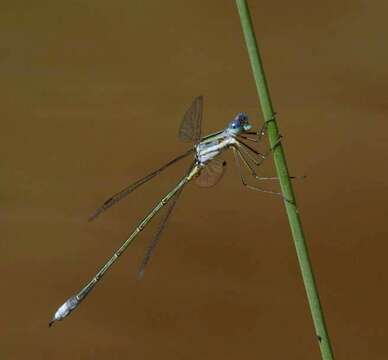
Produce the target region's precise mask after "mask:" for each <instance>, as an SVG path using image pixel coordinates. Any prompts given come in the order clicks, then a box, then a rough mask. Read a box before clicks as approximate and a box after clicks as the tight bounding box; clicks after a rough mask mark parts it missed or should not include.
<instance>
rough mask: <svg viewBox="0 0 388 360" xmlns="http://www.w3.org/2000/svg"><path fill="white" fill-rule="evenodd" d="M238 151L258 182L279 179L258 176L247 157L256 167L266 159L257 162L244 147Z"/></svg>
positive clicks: (291, 177)
mask: <svg viewBox="0 0 388 360" xmlns="http://www.w3.org/2000/svg"><path fill="white" fill-rule="evenodd" d="M237 150H238V152H239V155H240V156H241V157H242V159H243V161H244V163H245V164H246V166H247V167H249V169H250V170H251V173H252V175H253V177H255V178H256V179H257V180H278V179H279V178H278V177H261V176H258V175H257V173H256V171H255V170H254V168H253V166H252V165H251V164H249V162H248V161H247V158H246V157H248V158H249V160H251V161H252V162H253V163H254V164H255V165H256V166H260V165H261V164H262V163H263V162H264V160H265V159H263V160H261V161H257V159H255V158H254V157H253V156H252V155H251V154H250V153H249V152H248V151H247V150H245V149H244V148H243V147H242V146H240V147H239V148H238V149H237ZM245 156H246V157H245ZM305 177H306V176H301V177H300V178H302V179H304V178H305ZM296 178H297V177H295V176H290V179H296Z"/></svg>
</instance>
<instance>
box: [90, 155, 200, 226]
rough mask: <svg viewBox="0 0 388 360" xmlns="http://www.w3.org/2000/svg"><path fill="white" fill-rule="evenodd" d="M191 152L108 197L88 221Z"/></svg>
mask: <svg viewBox="0 0 388 360" xmlns="http://www.w3.org/2000/svg"><path fill="white" fill-rule="evenodd" d="M191 152H193V149H190V150H188V151H186V152H185V153H184V154H182V155H179V156H178V157H176V158H175V159H173V160H171V161H170V162H168V163H167V164H165V165H163V166H162V167H160V168H159V169H157V170H155V171H154V172H152V173H151V174H148V175H147V176H145V177H144V178H142V179H139V180H137V181H136V182H134V183H133V184H131V185H129V186H127V187H126V188H124V189H123V190H121V191H119V192H118V193H116V194H115V195H113V196H112V197H110V198H109V199H108V200H106V201H105V202H104V203H103V204H102V205H101V206H100V207H99V208H98V209H97V210H96V211H94V213H93V214H92V215H91V216H90V217H89V221H92V220H94V219H95V218H96V217H97V216H98V215H100V214H101V213H102V212H104V211H106V210H108V209H109V208H110V207H112V206H113V205H114V204H116V203H117V202H119V201H120V200H121V199H123V198H125V197H126V196H127V195H129V194H130V193H131V192H132V191H134V190H136V189H137V188H138V187H139V186H141V185H143V184H145V183H146V182H147V181H149V180H151V179H152V178H154V177H155V176H157V175H159V174H160V173H161V172H162V171H163V170H164V169H166V168H167V167H169V166H170V165H172V164H174V163H176V162H177V161H179V160H181V159H183V158H184V157H186V156H187V155H189V154H190V153H191Z"/></svg>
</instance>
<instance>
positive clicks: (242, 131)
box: [49, 96, 282, 326]
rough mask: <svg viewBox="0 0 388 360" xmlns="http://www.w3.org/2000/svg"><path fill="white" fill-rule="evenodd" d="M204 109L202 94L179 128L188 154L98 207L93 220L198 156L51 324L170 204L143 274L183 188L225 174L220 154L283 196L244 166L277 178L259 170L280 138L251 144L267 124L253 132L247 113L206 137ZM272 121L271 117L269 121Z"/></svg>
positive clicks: (209, 182) (82, 296) (212, 181)
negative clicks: (268, 144) (262, 147)
mask: <svg viewBox="0 0 388 360" xmlns="http://www.w3.org/2000/svg"><path fill="white" fill-rule="evenodd" d="M202 112H203V97H202V96H199V97H197V98H195V99H194V101H193V103H192V105H191V106H190V107H189V109H188V110H187V111H186V113H185V115H184V117H183V120H182V122H181V126H180V128H179V137H180V138H181V139H182V140H184V141H187V142H191V143H193V144H194V146H193V147H192V148H191V149H190V150H188V151H186V152H185V153H184V154H182V155H180V156H178V157H177V158H175V159H173V160H171V161H170V162H168V163H167V164H165V165H163V166H162V167H160V168H159V169H157V170H155V171H154V172H152V173H150V174H149V175H147V176H145V177H144V178H142V179H140V180H138V181H136V182H135V183H133V184H131V185H130V186H128V187H126V188H125V189H123V190H121V191H120V192H118V193H116V194H115V195H113V196H112V197H111V198H109V199H108V200H107V201H105V202H104V204H103V205H102V206H101V207H100V208H98V209H97V210H96V211H95V212H94V213H93V214H92V216H91V217H90V219H89V220H93V219H95V218H96V217H97V216H98V215H100V214H101V213H102V212H104V211H106V210H107V209H109V208H110V207H111V206H112V205H114V204H116V203H117V202H118V201H120V200H121V199H123V198H124V197H125V196H127V195H128V194H130V193H131V192H133V191H134V190H135V189H137V188H138V187H140V186H141V185H143V184H145V183H146V182H147V181H149V180H151V179H152V178H154V177H155V176H157V175H158V174H160V173H161V172H162V171H163V170H165V169H166V168H168V167H169V166H170V165H172V164H174V163H176V162H177V161H179V160H181V159H183V158H185V157H187V156H189V155H190V154H192V155H194V161H193V162H192V164H191V166H190V168H189V170H188V172H187V173H186V174H185V175H184V176H183V177H182V178H181V180H180V181H179V182H178V183H177V184H176V186H175V187H174V188H173V189H172V190H171V191H170V192H168V193H167V194H166V195H165V196H164V197H163V198H162V199H161V200H160V201H159V202H158V203H157V204H156V206H155V207H154V208H153V209H152V210H151V211H150V212H149V213H148V214H147V216H146V217H145V218H143V220H142V221H140V223H139V224H138V226H137V227H136V228H135V230H134V231H133V232H132V233H131V235H130V236H129V238H128V239H127V240H126V241H125V242H124V243H123V244H122V245H121V246H120V248H119V249H118V250H117V251H116V252H115V253H114V254H113V256H112V257H111V258H110V259H109V260H108V261H107V262H106V263H105V264H104V265H103V266H102V267H101V269H100V270H99V271H98V272H97V274H96V275H95V276H94V277H93V278H92V279H91V280H90V281H89V282H88V283H87V284H86V285H85V286H84V287H83V288H82V289H81V290H80V291H79V292H78V293H77V294H76V295H74V296H72V297H71V298H69V299H68V300H67V301H66V302H65V303H64V304H63V305H61V306H60V307H59V309H58V310H57V311H56V313H55V314H54V317H53V318H52V320H51V321H50V323H49V326H51V325H52V324H53V323H54V322H55V321H58V320H62V319H63V318H65V317H66V316H67V315H69V314H70V312H72V311H73V310H74V309H75V308H76V307H77V306H78V305H79V304H80V303H81V301H82V300H83V299H85V297H86V296H87V295H88V294H89V293H90V291H91V290H92V289H93V288H94V286H95V285H96V284H97V283H98V282H99V280H100V279H101V278H102V276H103V275H104V274H105V273H106V272H107V271H108V269H109V268H110V267H111V266H112V265H113V264H114V262H115V261H116V260H117V259H118V258H119V257H120V255H121V254H122V253H123V252H124V251H125V250H126V249H127V247H128V246H129V245H130V244H131V243H132V242H133V240H134V239H135V238H136V236H137V235H138V234H139V233H140V232H141V231H142V230H143V229H144V227H145V226H146V225H147V224H148V223H149V221H150V220H151V219H152V218H153V217H154V216H155V215H156V214H157V213H158V212H159V211H160V210H161V209H162V208H163V207H164V206H166V205H168V208H167V210H166V213H165V214H164V216H163V218H162V220H161V222H160V225H159V227H158V230H157V232H156V234H155V236H154V237H153V239H152V240H151V242H150V243H149V245H148V248H147V251H146V254H145V257H144V259H143V261H142V263H141V266H140V271H139V275H140V276H142V275H143V273H144V269H145V267H146V265H147V263H148V262H149V260H150V257H151V255H152V254H153V252H154V250H155V247H156V245H157V243H158V241H159V239H160V235H161V233H162V231H163V229H164V227H165V225H166V223H167V220H168V218H169V216H170V215H171V212H172V210H173V209H174V206H175V204H176V202H177V200H178V198H179V195H180V194H181V193H182V190H183V188H184V187H185V186H186V184H187V183H189V182H190V181H191V180H192V179H195V182H196V183H197V184H198V185H199V186H203V187H210V186H213V185H215V184H216V183H217V182H218V181H219V180H220V179H221V178H222V176H223V174H224V172H225V167H226V162H225V161H222V160H220V155H221V154H222V153H223V152H224V151H226V150H228V149H231V150H232V151H233V154H234V158H235V161H236V164H237V168H238V172H239V175H240V178H241V181H242V184H243V185H244V186H246V187H247V188H249V189H252V190H256V191H261V192H266V193H272V194H277V195H280V196H282V195H281V194H280V193H277V192H274V191H270V190H265V189H262V188H259V187H256V186H253V185H249V184H248V183H247V182H246V181H245V178H244V175H243V172H242V166H241V165H244V166H245V167H246V168H247V169H248V171H249V173H250V175H251V176H252V177H253V178H254V179H256V180H276V179H277V178H276V177H262V176H259V175H258V174H257V172H256V167H257V166H259V165H261V163H262V162H263V161H264V160H265V159H266V157H267V156H268V155H269V154H270V153H271V151H272V149H273V148H274V146H276V145H277V144H278V142H279V141H280V139H279V140H278V141H277V142H276V143H275V145H274V146H273V147H272V148H270V149H268V150H267V151H265V152H264V153H261V152H259V151H257V150H256V149H255V148H254V147H252V146H250V145H248V144H247V143H246V141H250V142H255V143H259V142H260V141H261V139H262V137H263V136H264V134H265V129H266V125H267V123H264V125H263V126H262V127H261V129H259V130H258V131H251V130H252V126H251V125H250V124H249V121H248V117H247V115H246V114H244V113H239V114H237V115H236V116H235V117H234V119H233V120H232V121H231V122H230V123H229V124H228V126H227V127H226V128H225V129H223V130H221V131H218V132H216V133H214V134H210V135H207V136H205V137H202V135H201V123H202ZM269 121H271V119H270V120H269Z"/></svg>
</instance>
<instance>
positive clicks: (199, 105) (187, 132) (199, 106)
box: [179, 96, 203, 144]
mask: <svg viewBox="0 0 388 360" xmlns="http://www.w3.org/2000/svg"><path fill="white" fill-rule="evenodd" d="M202 111H203V96H198V97H196V98H195V99H194V101H193V103H192V104H191V106H190V107H189V108H188V109H187V111H186V113H185V115H184V116H183V120H182V122H181V126H180V128H179V137H180V139H181V140H183V141H190V142H193V143H195V144H196V143H198V142H199V141H200V140H201V123H202Z"/></svg>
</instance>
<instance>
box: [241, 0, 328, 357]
mask: <svg viewBox="0 0 388 360" xmlns="http://www.w3.org/2000/svg"><path fill="white" fill-rule="evenodd" d="M236 4H237V8H238V12H239V15H240V21H241V26H242V29H243V33H244V38H245V42H246V45H247V49H248V54H249V59H250V62H251V67H252V71H253V77H254V79H255V82H256V87H257V92H258V95H259V99H260V104H261V108H262V111H263V115H264V120H265V121H266V123H267V124H268V127H267V129H268V137H269V141H270V144H271V146H274V145H275V144H276V142H277V141H278V139H279V130H278V126H277V123H276V119H275V117H274V114H275V113H274V110H273V107H272V103H271V99H270V95H269V90H268V85H267V81H266V78H265V74H264V69H263V65H262V61H261V58H260V54H259V50H258V47H257V43H256V37H255V34H254V31H253V27H252V21H251V16H250V13H249V8H248V5H247V3H246V0H236ZM273 157H274V162H275V167H276V171H277V173H278V177H279V182H280V186H281V190H282V193H283V195H284V197H285V199H287V200H288V201H284V203H285V207H286V211H287V216H288V220H289V223H290V227H291V233H292V237H293V239H294V243H295V248H296V253H297V256H298V260H299V265H300V269H301V272H302V277H303V282H304V286H305V289H306V293H307V298H308V302H309V305H310V310H311V315H312V318H313V322H314V326H315V331H316V336H317V339H318V342H319V347H320V350H321V354H322V359H323V360H334V355H333V351H332V348H331V344H330V338H329V334H328V332H327V329H326V325H325V319H324V315H323V311H322V306H321V303H320V300H319V295H318V290H317V286H316V283H315V279H314V274H313V270H312V267H311V263H310V258H309V253H308V249H307V245H306V242H305V238H304V234H303V230H302V224H301V221H300V217H299V213H298V209H297V207H296V201H295V195H294V192H293V189H292V184H291V180H290V177H289V173H288V168H287V163H286V159H285V155H284V150H283V147H282V145H281V143H278V145H277V146H275V148H274V151H273Z"/></svg>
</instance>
